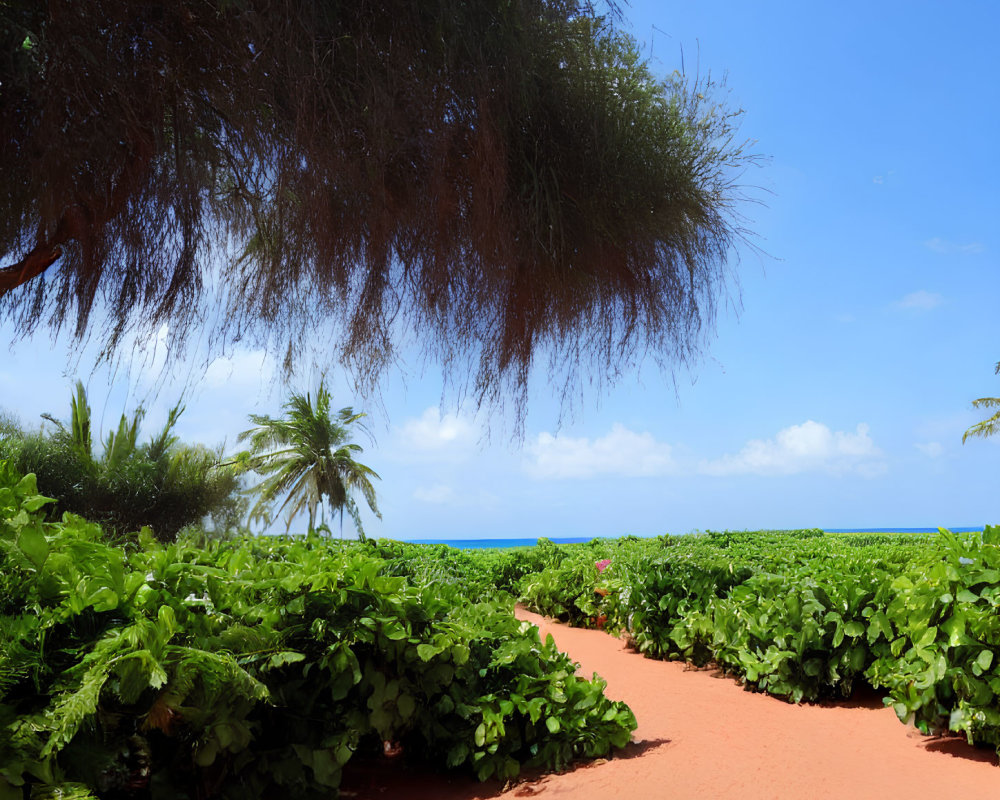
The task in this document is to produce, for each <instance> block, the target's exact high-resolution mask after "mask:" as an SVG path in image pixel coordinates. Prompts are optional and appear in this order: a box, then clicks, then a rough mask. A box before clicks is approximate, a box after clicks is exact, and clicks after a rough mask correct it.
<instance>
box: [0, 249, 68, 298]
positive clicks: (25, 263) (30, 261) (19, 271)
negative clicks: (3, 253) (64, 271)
mask: <svg viewBox="0 0 1000 800" xmlns="http://www.w3.org/2000/svg"><path fill="white" fill-rule="evenodd" d="M61 255H62V247H60V246H59V244H57V243H54V242H45V243H44V244H40V245H37V246H36V247H35V248H34V249H33V250H32V251H31V252H30V253H28V254H27V255H26V256H25V257H24V258H22V259H21V260H20V261H19V262H18V263H17V264H14V265H13V266H11V267H4V268H3V269H0V298H2V297H3V296H4V295H5V294H7V293H8V292H9V291H11V290H12V289H16V288H17V287H18V286H20V285H22V284H24V283H27V282H28V281H30V280H31V279H32V278H37V277H38V276H39V275H41V274H42V273H43V272H45V270H47V269H48V268H49V267H51V266H52V265H53V264H54V263H55V262H56V261H58V260H59V257H60V256H61Z"/></svg>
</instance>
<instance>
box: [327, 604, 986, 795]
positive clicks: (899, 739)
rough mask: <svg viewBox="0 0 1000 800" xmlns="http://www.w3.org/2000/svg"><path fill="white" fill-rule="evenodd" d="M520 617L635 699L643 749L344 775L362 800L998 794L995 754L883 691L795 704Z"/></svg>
mask: <svg viewBox="0 0 1000 800" xmlns="http://www.w3.org/2000/svg"><path fill="white" fill-rule="evenodd" d="M518 616H519V617H521V618H522V619H528V620H530V621H531V622H533V623H535V624H536V625H538V627H539V628H540V629H541V633H542V636H545V635H546V634H547V633H551V634H552V635H553V637H555V640H556V642H557V643H558V645H559V647H560V648H561V649H563V650H565V651H566V652H567V653H569V654H570V655H571V656H572V657H573V658H574V659H575V660H576V661H578V662H579V663H580V666H581V670H580V671H581V673H582V674H584V675H590V674H591V673H592V672H597V673H598V674H599V675H601V676H602V677H603V678H605V679H606V680H607V682H608V687H607V690H606V693H607V694H608V695H609V696H610V697H612V698H614V699H616V700H624V701H625V702H627V703H628V704H629V705H630V706H631V708H632V710H633V711H634V712H635V715H636V718H637V720H638V722H639V727H638V729H637V730H636V731H635V735H634V743H633V744H632V745H630V746H629V747H628V748H626V749H625V750H624V751H623V752H622V753H620V754H619V755H617V756H616V757H614V758H613V759H610V760H607V761H598V762H596V763H592V764H587V765H584V766H581V767H579V768H578V769H575V770H573V771H571V772H567V773H562V774H558V775H548V776H542V777H539V776H530V775H528V776H524V780H523V781H522V782H521V783H519V784H517V785H515V786H512V787H510V786H509V787H503V786H500V785H499V784H497V783H495V782H494V783H485V784H480V783H476V782H475V781H473V780H471V779H467V778H459V777H440V776H434V775H429V774H425V773H422V772H420V771H418V770H414V769H412V768H401V767H399V766H397V764H396V763H395V762H391V761H388V760H387V761H386V762H385V763H383V764H378V765H369V766H368V767H366V768H364V769H362V770H359V771H357V772H355V773H353V774H351V775H349V776H348V777H347V779H345V783H344V786H343V792H342V794H343V796H344V797H345V798H349V799H356V800H376V798H378V799H387V798H401V800H402V799H405V800H490V799H492V798H515V797H535V796H538V797H541V798H543V800H549V799H550V798H551V800H556V799H557V798H573V799H574V800H615V798H617V797H619V796H623V797H628V798H630V799H632V798H635V799H636V800H645V798H671V799H672V800H684V799H686V798H692V800H713V799H714V798H739V799H740V800H756V799H757V798H760V799H761V800H763V799H764V798H808V799H809V800H814V799H816V800H818V799H819V798H838V799H839V798H862V799H866V798H873V799H874V798H879V800H893V798H907V800H912V798H916V797H936V798H956V797H969V798H988V797H1000V769H998V768H997V758H996V756H995V755H994V753H993V752H992V751H991V750H982V749H976V748H973V747H969V746H968V745H967V744H966V743H965V741H964V739H956V738H950V737H949V738H936V737H926V736H922V735H921V734H920V733H919V731H917V730H915V729H913V728H910V727H907V726H905V725H903V724H901V723H900V722H899V720H898V719H897V718H896V715H895V714H894V713H893V711H892V710H891V709H888V708H884V707H883V705H882V703H881V700H880V698H879V697H877V696H870V697H864V698H861V699H852V700H850V701H847V702H842V703H835V704H834V703H824V704H817V705H799V706H795V705H791V704H789V703H785V702H782V701H781V700H777V699H775V698H773V697H769V696H767V695H763V694H756V693H752V692H747V691H744V690H743V689H742V688H741V687H740V685H739V684H738V683H737V682H736V681H735V680H733V679H732V678H728V677H724V676H720V675H719V674H718V672H717V671H713V670H711V669H703V670H699V669H692V668H689V667H686V666H685V665H684V664H679V663H673V662H666V661H654V660H650V659H646V658H643V657H642V656H640V655H638V654H637V653H634V652H630V651H628V650H626V649H625V647H624V645H623V644H622V642H621V641H619V640H618V639H615V638H613V637H611V636H609V635H607V634H605V633H602V632H600V631H593V630H581V629H578V628H569V627H567V626H565V625H560V624H558V623H554V622H552V621H551V620H546V619H544V618H542V617H540V616H538V615H536V614H532V613H530V612H527V611H519V612H518Z"/></svg>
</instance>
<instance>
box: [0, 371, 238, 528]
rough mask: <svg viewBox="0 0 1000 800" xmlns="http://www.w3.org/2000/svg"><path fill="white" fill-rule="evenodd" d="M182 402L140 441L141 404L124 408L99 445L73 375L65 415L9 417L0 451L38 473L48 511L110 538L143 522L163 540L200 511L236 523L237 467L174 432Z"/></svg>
mask: <svg viewBox="0 0 1000 800" xmlns="http://www.w3.org/2000/svg"><path fill="white" fill-rule="evenodd" d="M183 410H184V409H183V407H182V406H180V405H177V406H175V407H174V408H173V409H172V410H171V411H170V414H169V415H168V419H167V422H166V424H165V425H164V427H163V429H162V430H160V431H159V432H157V433H156V434H155V435H154V436H152V437H151V438H150V439H149V440H148V441H146V442H140V441H139V428H140V425H141V422H142V420H143V418H144V416H145V412H144V411H143V410H142V409H141V408H140V409H138V410H137V411H136V412H135V413H134V414H133V415H132V417H131V418H129V417H126V416H125V415H124V414H123V415H122V417H121V419H120V420H119V423H118V427H117V429H116V430H114V431H111V432H109V433H108V435H107V436H106V437H105V439H104V441H103V443H102V447H101V448H100V449H99V450H98V449H96V448H95V447H94V443H93V431H92V430H91V419H90V406H89V404H88V402H87V395H86V391H85V390H84V388H83V384H82V383H79V382H78V383H77V388H76V393H75V395H74V396H73V398H72V404H71V416H70V419H69V420H68V421H67V422H66V423H63V422H60V421H59V420H56V419H55V418H53V417H51V416H50V415H43V416H45V418H46V419H47V420H49V422H50V423H51V426H52V427H51V428H50V429H49V430H48V431H45V430H37V431H26V430H25V429H23V428H22V427H21V426H20V425H18V424H17V423H16V422H14V421H12V420H6V421H5V422H4V424H2V425H0V459H5V460H8V461H10V462H11V464H12V465H13V466H14V467H15V468H16V469H17V470H18V472H20V473H21V474H29V473H30V474H34V475H35V476H36V478H37V481H38V485H39V486H41V488H42V491H44V492H45V493H46V494H47V495H48V496H50V497H52V498H53V499H54V500H55V502H54V503H53V504H52V505H51V507H50V510H49V512H48V513H49V518H50V519H53V520H57V519H59V517H60V515H61V514H62V513H63V512H64V511H69V512H71V513H74V514H78V515H80V516H82V517H84V518H86V519H88V520H92V521H95V522H98V523H100V525H101V526H102V527H103V528H104V529H105V531H106V532H107V533H108V534H109V535H110V536H111V537H112V538H123V537H125V536H126V535H129V534H134V533H135V532H136V531H138V530H139V529H140V528H142V527H144V526H148V527H150V528H151V529H152V530H153V532H154V534H155V535H156V536H157V538H159V539H160V540H161V541H170V540H172V539H174V538H175V537H176V536H177V533H178V532H179V531H180V530H181V529H182V528H184V527H185V526H188V525H192V524H197V523H200V522H201V521H202V520H203V519H205V518H210V521H211V524H212V525H213V527H214V528H215V529H217V530H221V531H225V530H228V529H233V528H236V527H237V526H238V525H239V523H240V522H241V521H242V519H243V518H244V517H245V516H246V507H247V502H246V500H245V498H244V497H243V496H242V494H241V486H240V481H239V477H238V475H237V472H236V470H235V469H233V468H220V467H219V466H218V464H219V462H220V461H221V452H217V451H215V450H212V449H209V448H207V447H204V446H202V445H189V444H184V443H182V442H180V441H179V440H178V439H177V437H176V436H174V435H173V433H172V430H173V427H174V425H175V424H176V422H177V420H178V418H179V417H180V415H181V413H183Z"/></svg>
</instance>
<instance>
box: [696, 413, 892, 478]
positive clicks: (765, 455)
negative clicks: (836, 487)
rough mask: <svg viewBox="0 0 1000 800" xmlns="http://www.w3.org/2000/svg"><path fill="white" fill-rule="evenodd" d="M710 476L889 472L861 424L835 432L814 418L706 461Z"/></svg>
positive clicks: (702, 467)
mask: <svg viewBox="0 0 1000 800" xmlns="http://www.w3.org/2000/svg"><path fill="white" fill-rule="evenodd" d="M699 471H700V472H702V473H704V474H706V475H795V474H798V473H802V472H828V473H833V474H843V473H850V472H856V473H858V474H859V475H862V476H864V477H874V476H875V475H879V474H881V473H883V472H884V471H885V464H884V462H883V461H882V452H881V451H880V450H879V449H878V448H877V447H876V446H875V443H874V442H873V441H872V439H871V436H869V435H868V426H867V425H866V424H864V423H860V424H859V425H858V427H857V429H856V430H855V431H854V433H846V432H844V431H836V432H835V431H831V430H830V428H828V427H827V426H826V425H823V424H822V423H819V422H814V421H813V420H808V421H806V422H803V423H802V424H801V425H792V426H791V427H788V428H785V429H784V430H781V431H778V433H777V435H776V436H775V437H774V438H773V439H752V440H751V441H749V442H747V443H746V445H744V447H743V449H742V450H740V452H739V453H737V454H736V455H725V456H723V457H722V458H717V459H714V460H712V461H703V462H701V465H700V467H699Z"/></svg>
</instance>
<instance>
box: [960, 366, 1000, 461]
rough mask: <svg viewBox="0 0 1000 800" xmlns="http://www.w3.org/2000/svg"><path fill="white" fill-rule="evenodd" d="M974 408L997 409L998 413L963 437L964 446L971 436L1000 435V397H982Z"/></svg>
mask: <svg viewBox="0 0 1000 800" xmlns="http://www.w3.org/2000/svg"><path fill="white" fill-rule="evenodd" d="M995 369H996V374H997V375H1000V361H998V362H997V364H996V368H995ZM972 407H973V408H995V409H997V411H996V413H995V414H994V415H993V416H992V417H987V418H986V419H984V420H982V421H981V422H977V423H976V424H975V425H973V426H972V427H970V428H969V429H968V430H967V431H966V432H965V433H964V434H963V435H962V444H965V440H966V439H968V438H969V437H970V436H980V437H982V438H984V439H985V438H986V437H988V436H995V435H996V434H998V433H1000V397H980V398H979V399H978V400H973V401H972Z"/></svg>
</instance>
